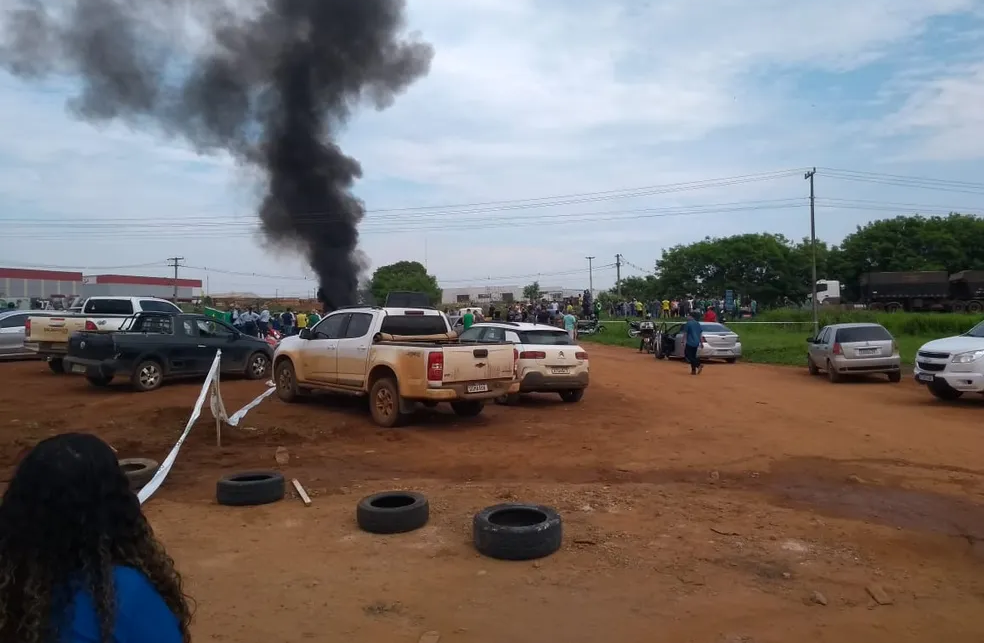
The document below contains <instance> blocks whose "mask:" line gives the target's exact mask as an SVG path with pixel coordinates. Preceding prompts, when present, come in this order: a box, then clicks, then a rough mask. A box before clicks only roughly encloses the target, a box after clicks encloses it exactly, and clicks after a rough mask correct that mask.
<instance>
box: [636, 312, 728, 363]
mask: <svg viewBox="0 0 984 643" xmlns="http://www.w3.org/2000/svg"><path fill="white" fill-rule="evenodd" d="M683 326H684V323H683V322H673V323H669V324H668V323H667V322H662V323H661V324H660V325H659V329H658V330H657V331H656V336H655V343H656V344H655V347H654V352H655V354H656V359H667V358H672V359H683V357H684V349H685V348H686V347H687V342H686V337H685V333H684V332H683ZM700 328H701V332H702V335H701V343H700V348H698V349H697V355H698V356H699V357H700V358H701V359H705V360H707V359H723V360H724V361H726V362H728V363H729V364H734V363H735V362H737V361H738V359H739V358H740V357H741V340H740V339H739V337H738V334H737V333H736V332H734V331H733V330H731V329H730V328H728V327H727V326H725V325H724V324H719V323H717V322H704V321H702V322H700Z"/></svg>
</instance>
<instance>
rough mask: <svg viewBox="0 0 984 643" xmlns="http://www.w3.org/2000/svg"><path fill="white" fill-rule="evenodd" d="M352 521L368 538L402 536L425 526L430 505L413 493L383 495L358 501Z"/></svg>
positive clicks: (388, 493) (421, 495)
mask: <svg viewBox="0 0 984 643" xmlns="http://www.w3.org/2000/svg"><path fill="white" fill-rule="evenodd" d="M355 519H356V522H358V524H359V529H361V530H362V531H367V532H369V533H371V534H402V533H406V532H408V531H414V530H415V529H420V528H421V527H423V526H424V525H426V524H427V521H428V520H429V519H430V503H428V502H427V498H425V497H424V496H423V494H420V493H417V492H416V491H384V492H382V493H376V494H373V495H371V496H366V497H365V498H363V499H362V500H360V501H359V504H358V506H357V507H356V508H355Z"/></svg>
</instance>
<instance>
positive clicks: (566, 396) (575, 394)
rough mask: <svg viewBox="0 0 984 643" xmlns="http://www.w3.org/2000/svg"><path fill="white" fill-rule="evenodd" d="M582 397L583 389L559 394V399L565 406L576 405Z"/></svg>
mask: <svg viewBox="0 0 984 643" xmlns="http://www.w3.org/2000/svg"><path fill="white" fill-rule="evenodd" d="M582 397H584V389H583V388H575V389H571V390H569V391H561V392H560V399H562V400H563V401H564V402H565V403H566V404H576V403H577V402H580V401H581V398H582Z"/></svg>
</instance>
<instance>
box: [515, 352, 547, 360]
mask: <svg viewBox="0 0 984 643" xmlns="http://www.w3.org/2000/svg"><path fill="white" fill-rule="evenodd" d="M519 359H547V354H546V353H544V352H543V351H523V352H522V353H520V354H519Z"/></svg>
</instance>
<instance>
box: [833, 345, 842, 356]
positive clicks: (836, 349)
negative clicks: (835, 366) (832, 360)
mask: <svg viewBox="0 0 984 643" xmlns="http://www.w3.org/2000/svg"><path fill="white" fill-rule="evenodd" d="M843 354H844V350H843V349H842V348H841V345H840V344H834V355H843Z"/></svg>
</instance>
